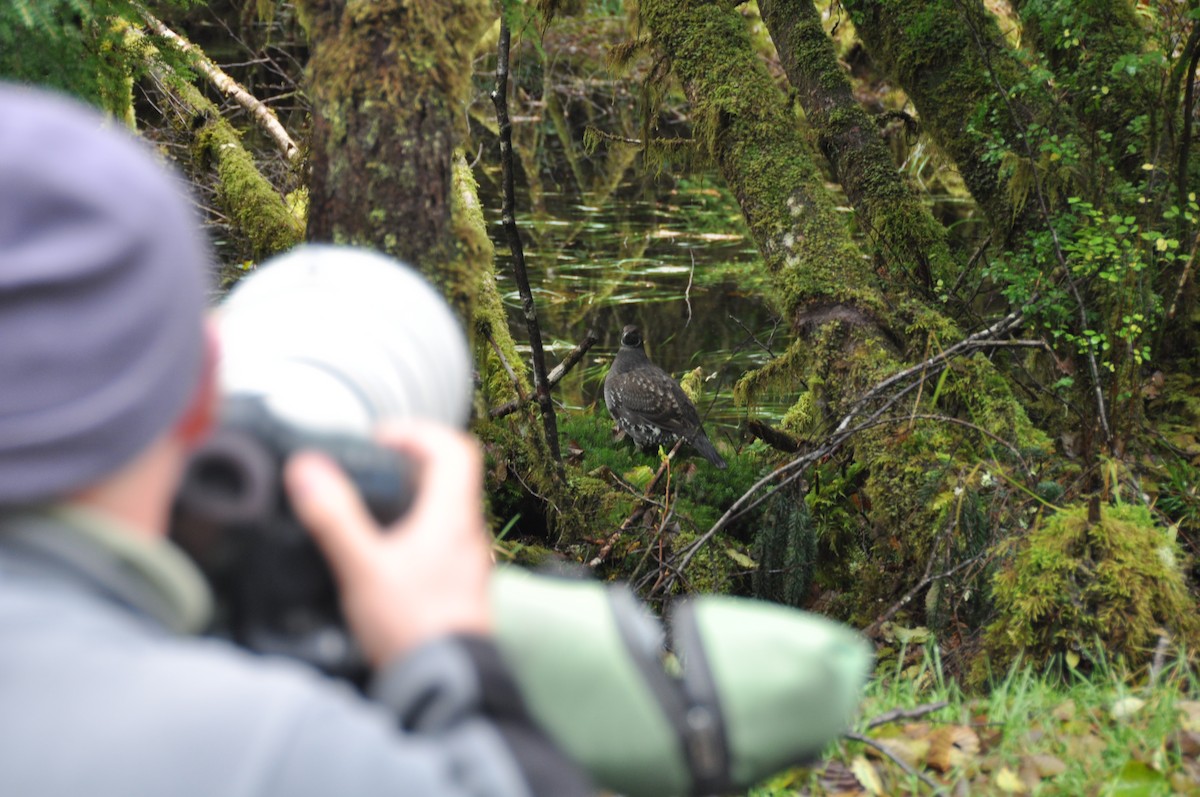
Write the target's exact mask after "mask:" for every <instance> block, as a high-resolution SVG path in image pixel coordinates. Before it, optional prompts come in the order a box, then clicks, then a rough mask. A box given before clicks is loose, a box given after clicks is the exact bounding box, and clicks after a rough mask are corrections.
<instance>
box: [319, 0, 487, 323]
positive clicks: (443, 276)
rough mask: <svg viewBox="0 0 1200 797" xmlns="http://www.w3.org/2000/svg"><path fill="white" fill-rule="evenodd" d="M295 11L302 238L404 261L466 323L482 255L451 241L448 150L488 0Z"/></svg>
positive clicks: (460, 117)
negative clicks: (304, 84)
mask: <svg viewBox="0 0 1200 797" xmlns="http://www.w3.org/2000/svg"><path fill="white" fill-rule="evenodd" d="M299 11H300V13H301V19H302V21H303V23H304V25H305V27H306V29H307V30H308V34H309V39H310V42H311V55H310V58H309V63H308V91H309V96H310V98H311V100H312V105H313V131H312V156H311V157H312V178H311V183H310V187H309V213H308V232H307V237H308V238H309V239H310V240H314V241H332V242H335V243H347V244H362V245H369V246H372V247H375V248H376V249H379V250H381V251H383V252H386V253H388V254H390V255H393V256H394V257H397V258H399V259H401V260H404V261H406V262H409V263H411V264H413V265H415V266H416V267H418V268H419V269H421V270H422V271H423V272H424V273H425V274H426V275H427V276H429V277H430V278H431V279H433V280H434V281H435V282H437V283H438V284H439V285H440V286H441V287H442V289H443V291H444V292H445V293H446V295H447V296H448V297H449V298H450V299H451V301H452V303H453V304H454V305H455V307H456V308H457V309H458V311H459V312H460V313H461V315H462V317H463V319H464V321H467V322H469V321H470V319H471V317H472V307H473V304H474V301H475V295H476V292H477V286H478V284H479V275H480V272H481V270H482V269H484V268H486V267H487V266H488V264H487V263H485V262H481V261H479V260H478V259H475V258H471V257H470V256H469V253H465V252H464V251H463V249H462V245H461V238H460V235H459V234H458V230H457V229H456V226H455V221H454V216H453V213H452V212H451V200H452V191H453V178H452V158H453V153H454V150H455V147H456V146H458V144H459V143H460V141H461V139H462V136H463V134H464V132H465V129H464V125H465V118H464V114H463V110H462V109H463V105H464V101H465V99H466V94H467V90H468V88H469V85H470V76H471V58H470V55H471V51H472V49H473V47H474V46H475V42H476V40H477V39H478V37H479V35H480V34H482V33H483V31H484V29H485V27H486V24H487V23H489V22H490V21H491V15H490V14H489V4H488V3H487V2H485V0H454V2H444V3H440V2H439V3H429V2H417V1H416V0H407V1H406V0H378V1H377V2H355V1H347V0H304V2H302V3H300V6H299Z"/></svg>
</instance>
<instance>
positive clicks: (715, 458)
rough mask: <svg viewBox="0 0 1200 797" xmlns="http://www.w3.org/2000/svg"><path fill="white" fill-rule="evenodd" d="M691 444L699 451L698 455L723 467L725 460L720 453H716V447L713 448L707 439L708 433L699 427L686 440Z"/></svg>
mask: <svg viewBox="0 0 1200 797" xmlns="http://www.w3.org/2000/svg"><path fill="white" fill-rule="evenodd" d="M688 442H689V443H691V444H692V448H694V449H696V451H698V452H700V456H702V457H704V458H705V459H707V460H708V461H709V462H711V463H712V464H713V465H715V466H717V467H718V468H724V467H725V460H723V459H721V455H720V454H718V453H717V449H715V448H713V444H712V442H711V441H709V439H708V435H706V434H705V433H704V430H703V429H701V430H700V431H699V432H697V434H696V436H695V437H693V438H691V439H690V440H688Z"/></svg>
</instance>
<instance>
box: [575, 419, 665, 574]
mask: <svg viewBox="0 0 1200 797" xmlns="http://www.w3.org/2000/svg"><path fill="white" fill-rule="evenodd" d="M682 444H683V440H682V439H680V440H676V441H675V447H674V448H672V449H671V453H670V454H668V455H667V456H666V457H664V458H663V461H662V463H661V464H660V465H659V466H658V471H657V472H656V473H655V474H654V478H652V479H651V480H650V483H649V484H647V485H646V489H645V490H643V491H642V498H641V500H640V501H639V502H638V506H637V507H636V508H635V509H634V510H633V512H632V514H630V515H629V517H627V518H625V522H624V523H622V524H621V526H620V528H618V529H617V530H616V531H614V532H613V533H612V535H611V536H609V538H608V539H607V540H606V541H605V543H604V545H603V546H601V548H600V551H599V552H598V553H597V554H596V556H595V557H593V558H592V560H591V561H590V562H588V563H587V566H588V567H590V568H591V569H593V570H595V569H596V568H597V567H599V566H600V565H602V564H604V560H605V559H607V558H608V555H609V554H610V553H612V549H613V546H614V545H616V544H617V540H619V539H621V535H622V534H624V533H625V532H626V531H628V530H629V529H631V528H633V524H634V523H636V522H637V521H638V520H639V519H641V517H642V515H644V514H645V513H646V510H647V509H648V508H649V507H650V495H651V493H653V492H654V489H655V488H656V487H658V481H659V479H661V478H662V476H663V473H665V472H666V471H667V466H668V465H669V464H670V462H671V457H673V456H674V455H675V452H676V451H678V450H679V447H680V445H682Z"/></svg>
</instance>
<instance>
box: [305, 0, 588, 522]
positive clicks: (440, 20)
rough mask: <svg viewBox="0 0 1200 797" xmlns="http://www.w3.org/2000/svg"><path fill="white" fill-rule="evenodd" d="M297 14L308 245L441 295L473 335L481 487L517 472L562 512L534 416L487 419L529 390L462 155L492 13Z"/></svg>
mask: <svg viewBox="0 0 1200 797" xmlns="http://www.w3.org/2000/svg"><path fill="white" fill-rule="evenodd" d="M299 10H300V13H301V20H302V22H303V24H304V25H305V27H306V29H307V30H308V33H309V37H310V42H311V55H310V59H309V63H308V74H307V78H308V90H309V95H310V98H311V100H312V105H313V131H312V156H311V158H312V178H311V183H310V189H309V191H310V199H309V215H308V231H307V237H308V238H309V239H310V240H314V241H331V242H334V243H345V244H356V245H365V246H370V247H373V248H375V249H377V250H380V251H383V252H386V253H387V254H390V255H392V256H394V257H397V258H399V259H400V260H403V261H406V262H408V263H410V264H412V265H414V266H416V267H417V268H419V269H420V270H421V271H422V272H423V273H424V274H425V275H426V276H427V277H429V278H430V279H431V280H432V281H433V282H435V283H436V284H437V285H438V286H439V287H440V288H441V290H442V292H443V294H444V295H445V296H446V298H447V299H449V300H450V302H451V304H452V305H453V306H454V307H455V309H456V310H457V311H458V313H459V315H460V317H461V318H462V320H463V322H464V325H465V326H466V328H467V330H468V332H469V334H470V336H471V337H472V345H473V348H474V351H475V358H476V363H477V365H478V369H479V374H480V378H481V388H480V391H479V394H478V398H479V400H480V405H479V406H478V407H477V413H476V416H477V419H478V422H477V423H476V425H475V427H474V428H475V431H476V432H477V433H478V434H479V435H480V436H481V437H482V438H483V439H484V441H485V444H486V445H487V449H488V451H489V453H490V455H491V456H490V459H489V461H490V463H491V465H492V467H491V470H490V473H491V474H492V475H493V476H494V477H495V478H494V479H493V480H492V481H489V487H496V486H498V484H497V482H496V480H499V481H504V480H505V477H506V475H507V474H510V473H512V472H513V471H514V470H515V471H516V472H517V473H518V477H519V481H520V483H521V484H522V485H526V486H527V487H528V488H529V489H530V490H531V491H532V492H533V493H534V494H536V495H537V496H538V497H539V498H544V499H545V501H546V503H548V504H550V505H565V504H567V503H568V502H567V501H565V500H564V499H563V496H562V495H561V490H562V489H563V487H562V485H559V484H558V483H556V482H555V481H554V479H553V478H552V476H553V471H552V468H551V467H550V466H549V465H548V463H551V460H550V457H549V454H548V451H547V446H546V441H545V440H544V438H543V437H542V436H541V435H540V434H538V433H537V432H536V431H533V430H534V429H536V427H537V424H536V419H534V418H533V417H531V415H530V414H529V413H527V412H526V413H514V414H512V415H509V416H508V417H506V418H505V419H503V420H501V421H496V422H487V421H486V420H485V419H486V418H487V416H488V410H489V409H492V408H494V407H495V406H496V405H497V404H501V403H505V402H508V401H512V400H515V399H516V398H517V393H518V392H525V393H526V395H527V391H528V382H527V380H526V376H525V366H524V365H523V363H522V361H521V358H520V357H519V355H518V354H517V351H516V347H515V345H514V341H513V338H512V336H511V333H510V331H509V329H508V326H507V320H506V318H505V313H504V308H503V306H502V305H501V303H500V298H499V294H498V292H497V289H496V276H495V271H494V266H493V251H492V245H491V242H490V241H489V240H488V237H487V232H486V229H485V227H484V222H483V216H482V213H481V211H480V208H479V201H478V197H477V196H476V193H475V184H474V179H473V178H472V176H471V174H470V170H469V169H468V168H467V166H466V162H465V160H464V159H463V157H462V154H461V150H460V149H459V145H460V144H461V142H462V140H463V138H464V136H465V134H466V113H465V108H466V105H467V99H468V94H469V89H470V80H471V68H472V58H471V54H472V51H473V50H474V48H475V46H476V43H477V41H478V39H479V37H480V35H481V34H483V33H484V31H485V29H486V27H487V25H488V24H490V23H491V21H492V16H491V13H490V10H491V5H490V4H489V3H487V2H483V1H482V0H454V2H445V3H441V2H438V3H432V2H419V1H418V0H410V1H408V2H405V0H373V1H372V2H355V1H354V0H349V1H347V0H305V2H302V3H301V4H300V7H299ZM514 375H515V378H516V383H517V384H516V385H514V383H513V376H514ZM551 464H552V463H551ZM496 474H499V475H496Z"/></svg>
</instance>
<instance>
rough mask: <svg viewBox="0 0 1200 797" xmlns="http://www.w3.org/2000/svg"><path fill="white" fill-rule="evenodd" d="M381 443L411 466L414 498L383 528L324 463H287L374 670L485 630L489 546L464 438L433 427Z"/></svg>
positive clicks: (304, 457)
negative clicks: (451, 637) (435, 642)
mask: <svg viewBox="0 0 1200 797" xmlns="http://www.w3.org/2000/svg"><path fill="white" fill-rule="evenodd" d="M378 439H379V442H381V443H382V444H384V445H386V446H388V447H390V448H394V449H396V450H398V451H402V452H403V453H405V454H406V455H408V456H409V457H411V458H412V459H413V461H414V462H415V463H416V465H417V474H418V475H417V479H418V482H417V496H416V500H415V501H414V503H413V506H412V508H411V509H410V510H409V511H408V513H407V514H406V515H405V516H404V517H403V518H401V519H400V520H399V521H398V522H397V523H396V524H395V525H393V526H392V527H390V528H388V529H386V530H385V529H381V528H380V527H379V526H378V524H376V523H375V522H374V521H373V520H372V519H371V517H370V515H369V514H368V513H367V510H366V507H365V506H364V505H363V503H362V500H361V499H360V498H359V496H358V494H357V493H356V492H355V490H354V487H353V486H352V484H351V483H350V481H349V480H348V479H347V478H346V476H345V475H344V474H343V473H342V472H341V471H340V470H339V469H338V468H337V467H336V466H335V465H334V464H333V462H332V461H331V460H330V459H329V458H328V457H326V456H324V455H322V454H319V453H316V452H301V453H299V454H297V455H295V456H294V457H292V458H291V460H290V461H289V462H288V463H287V467H286V471H285V479H286V483H287V489H288V494H289V496H290V497H291V500H292V506H293V508H294V509H295V512H296V515H297V517H298V518H299V519H300V522H301V523H303V524H304V525H305V526H307V527H308V529H309V531H310V532H311V533H312V535H313V537H314V538H315V539H316V541H317V544H318V545H319V546H320V548H321V550H322V551H323V552H324V554H325V558H326V559H328V560H329V564H330V567H331V568H332V569H333V573H334V577H335V578H336V579H337V582H338V591H339V593H340V595H341V601H342V609H343V611H344V612H345V614H346V620H347V622H349V624H350V628H351V630H352V631H353V632H354V634H355V636H356V637H357V638H358V641H359V643H360V644H361V645H362V646H363V650H364V652H365V653H366V655H367V659H368V660H369V661H370V662H371V664H372V665H373V666H375V667H379V666H382V665H384V664H386V663H387V662H389V661H391V660H392V659H393V658H395V657H397V656H400V655H403V654H404V653H407V652H408V651H411V650H412V649H413V648H415V647H417V646H418V645H420V644H422V643H423V642H426V641H429V640H431V639H433V638H435V637H438V636H443V635H446V634H455V633H469V634H488V633H490V632H491V613H490V609H489V606H488V588H487V583H488V573H489V572H490V569H491V563H492V560H491V547H490V540H489V537H488V535H487V532H486V530H485V528H484V519H483V462H482V455H481V454H480V450H479V446H478V444H477V443H476V442H475V441H474V440H473V439H472V438H470V437H468V436H467V435H465V434H463V433H461V432H458V431H454V430H451V429H448V428H445V427H442V426H438V425H436V424H431V423H427V422H424V423H417V422H410V423H405V424H402V425H395V426H391V427H388V428H386V429H385V430H383V431H382V432H381V433H380V435H379V436H378Z"/></svg>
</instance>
